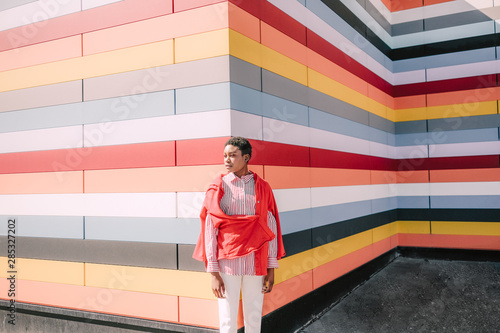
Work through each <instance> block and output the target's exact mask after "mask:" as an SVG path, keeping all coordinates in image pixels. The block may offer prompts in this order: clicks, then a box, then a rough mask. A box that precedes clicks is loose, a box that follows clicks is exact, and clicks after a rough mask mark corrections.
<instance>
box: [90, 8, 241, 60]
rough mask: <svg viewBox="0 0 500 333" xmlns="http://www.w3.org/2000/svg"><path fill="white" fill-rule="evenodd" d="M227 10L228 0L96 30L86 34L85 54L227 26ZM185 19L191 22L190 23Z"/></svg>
mask: <svg viewBox="0 0 500 333" xmlns="http://www.w3.org/2000/svg"><path fill="white" fill-rule="evenodd" d="M231 8H234V6H231ZM235 10H237V9H235ZM227 12H228V3H219V4H214V5H209V6H203V7H199V8H195V9H192V10H190V11H185V12H176V13H173V14H168V15H164V16H159V17H154V18H151V19H147V20H140V21H136V22H131V23H128V24H123V25H119V26H114V27H110V28H107V29H101V30H97V31H92V32H89V33H86V34H84V35H83V42H84V44H83V45H84V49H83V51H84V52H83V54H84V55H87V54H93V53H100V52H106V51H110V50H116V49H121V48H126V47H131V46H135V45H141V44H147V43H152V42H158V41H161V40H166V39H172V38H176V37H181V36H187V35H193V34H197V33H200V32H205V31H211V30H218V29H222V28H227V27H228V22H227V20H225V19H224V18H225V16H224V15H223V13H227ZM185 22H191V24H189V25H186V24H184V23H185Z"/></svg>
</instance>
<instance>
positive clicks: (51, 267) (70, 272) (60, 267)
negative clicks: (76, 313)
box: [0, 257, 85, 286]
mask: <svg viewBox="0 0 500 333" xmlns="http://www.w3.org/2000/svg"><path fill="white" fill-rule="evenodd" d="M7 260H8V258H7V257H0V261H1V262H2V264H3V265H4V266H5V267H7V262H8V261H7ZM16 267H18V268H19V270H18V271H17V275H16V280H18V279H19V280H32V281H40V282H53V283H64V284H72V285H78V286H83V285H84V284H85V276H84V274H85V273H84V272H85V268H84V263H81V262H69V261H55V260H38V259H27V258H16ZM7 276H8V273H7V272H6V271H5V272H2V273H0V277H3V278H5V277H7Z"/></svg>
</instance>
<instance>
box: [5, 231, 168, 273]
mask: <svg viewBox="0 0 500 333" xmlns="http://www.w3.org/2000/svg"><path fill="white" fill-rule="evenodd" d="M0 244H2V246H4V247H7V237H2V238H1V239H0ZM16 245H17V246H16V258H29V259H43V260H56V261H71V262H84V263H98V264H110V265H128V266H137V267H157V268H166V269H177V250H176V245H175V244H166V243H150V242H138V241H132V242H123V241H120V242H113V241H108V240H106V241H101V240H90V239H61V238H47V237H17V238H16Z"/></svg>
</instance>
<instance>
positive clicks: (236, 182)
mask: <svg viewBox="0 0 500 333" xmlns="http://www.w3.org/2000/svg"><path fill="white" fill-rule="evenodd" d="M251 156H252V146H251V145H250V143H249V142H248V140H247V139H245V138H242V137H234V138H231V139H229V140H228V141H227V142H226V144H225V145H224V165H225V167H226V169H227V171H228V173H227V174H226V175H221V176H219V177H218V178H217V179H216V180H215V181H214V183H212V184H211V185H210V187H209V189H208V190H207V193H206V196H205V201H204V203H203V208H202V212H201V215H200V217H201V224H202V228H201V233H200V237H199V239H198V243H197V245H196V248H195V252H194V255H193V257H194V258H195V259H197V260H200V261H204V262H205V267H206V270H207V272H210V273H211V275H212V291H213V293H214V295H215V296H216V297H217V298H218V301H219V322H220V332H222V333H236V331H237V328H238V327H237V316H238V306H239V300H240V290H241V293H242V303H243V317H244V322H245V332H246V333H258V332H260V327H261V321H262V304H263V301H264V294H265V293H269V292H271V290H272V289H273V285H274V269H275V268H278V259H280V258H282V257H283V256H284V255H285V251H284V248H283V241H282V238H281V228H280V224H279V217H278V210H277V207H276V202H275V200H274V195H273V192H272V190H271V187H270V186H269V184H268V183H267V182H266V181H265V180H263V179H262V178H260V177H259V176H258V175H257V174H255V173H254V172H252V171H250V170H249V169H248V162H249V161H250V158H251Z"/></svg>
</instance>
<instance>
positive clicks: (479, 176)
mask: <svg viewBox="0 0 500 333" xmlns="http://www.w3.org/2000/svg"><path fill="white" fill-rule="evenodd" d="M430 179H431V182H433V183H437V182H491V181H500V169H463V170H431V171H430Z"/></svg>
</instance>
